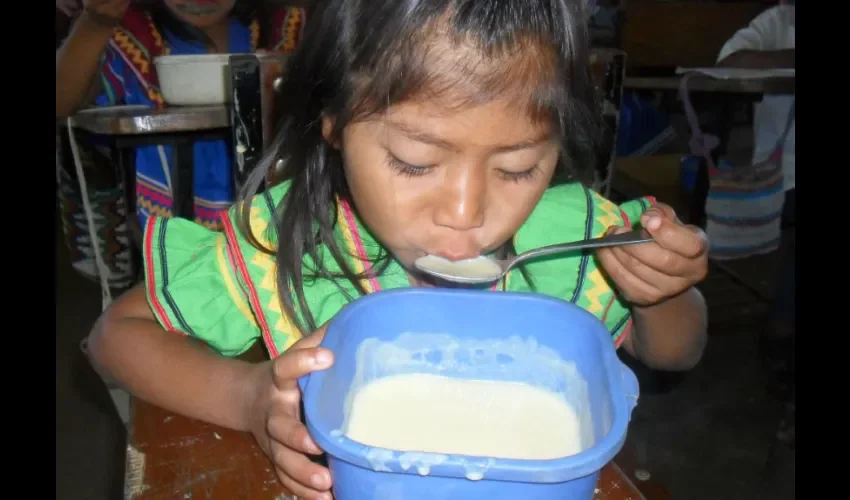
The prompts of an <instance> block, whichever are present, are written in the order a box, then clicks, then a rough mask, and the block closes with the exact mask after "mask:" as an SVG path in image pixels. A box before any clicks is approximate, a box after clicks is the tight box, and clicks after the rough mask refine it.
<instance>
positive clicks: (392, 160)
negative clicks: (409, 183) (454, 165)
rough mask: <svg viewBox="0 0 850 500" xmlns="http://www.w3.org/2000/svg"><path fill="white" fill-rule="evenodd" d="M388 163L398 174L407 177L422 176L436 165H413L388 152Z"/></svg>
mask: <svg viewBox="0 0 850 500" xmlns="http://www.w3.org/2000/svg"><path fill="white" fill-rule="evenodd" d="M387 164H388V165H389V166H390V168H392V169H393V171H395V172H396V173H398V174H401V175H405V176H407V177H420V176H423V175H425V174H428V173H430V172H431V170H433V169H434V165H412V164H410V163H408V162H406V161H404V160H401V159H399V158H398V157H397V156H395V155H394V154H392V153H390V152H389V151H388V152H387Z"/></svg>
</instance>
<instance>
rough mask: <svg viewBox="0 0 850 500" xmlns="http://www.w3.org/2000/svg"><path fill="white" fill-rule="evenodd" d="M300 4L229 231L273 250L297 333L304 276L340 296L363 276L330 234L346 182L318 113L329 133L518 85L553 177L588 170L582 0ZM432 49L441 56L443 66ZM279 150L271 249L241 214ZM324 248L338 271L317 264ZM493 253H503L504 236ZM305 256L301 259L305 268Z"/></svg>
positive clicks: (305, 312) (593, 109)
mask: <svg viewBox="0 0 850 500" xmlns="http://www.w3.org/2000/svg"><path fill="white" fill-rule="evenodd" d="M311 11H312V13H311V17H310V19H309V21H308V22H307V27H306V33H305V36H304V38H303V39H302V41H301V42H300V45H299V48H298V49H297V51H296V53H295V54H294V55H293V57H292V59H291V60H290V62H289V66H288V70H287V75H288V76H287V78H286V79H285V81H284V83H283V87H282V89H281V92H280V94H281V95H282V96H285V100H284V102H283V103H282V105H281V108H280V109H281V111H282V113H281V122H280V124H279V133H278V135H277V138H276V139H275V142H274V144H273V145H272V147H271V148H270V150H269V151H268V153H267V154H266V155H265V157H264V158H263V160H262V161H261V162H260V164H259V166H258V167H257V168H256V169H255V171H254V172H252V173H251V175H250V176H249V178H248V180H247V181H246V183H245V186H244V187H243V189H242V192H241V193H240V195H239V202H240V203H241V208H240V214H239V226H240V230H241V231H242V232H243V234H245V236H246V238H247V239H248V241H250V242H251V244H252V245H254V246H256V247H257V248H258V249H260V250H261V251H264V252H267V253H270V254H274V253H275V252H276V260H277V282H278V290H281V291H282V292H281V293H280V301H281V305H282V306H283V310H284V312H285V314H287V315H288V316H289V317H290V319H291V320H292V321H293V322H294V323H295V325H296V326H297V327H298V328H299V329H300V330H301V332H302V333H309V332H310V331H313V330H315V329H316V327H317V325H316V322H315V318H314V317H313V315H312V314H311V312H310V308H309V306H308V304H307V300H306V298H305V296H304V285H305V283H309V282H310V281H312V280H315V279H331V280H334V282H335V283H337V286H338V287H339V290H340V293H343V294H346V295H347V296H348V295H349V294H347V292H346V291H345V290H344V289H343V288H342V286H341V285H340V284H339V283H340V280H343V279H344V280H347V281H349V282H350V283H351V284H352V285H353V287H354V289H355V290H356V291H357V293H358V294H360V295H363V294H365V290H364V289H363V287H362V285H361V284H360V279H362V278H363V276H358V275H357V274H355V272H354V270H352V268H351V266H349V265H348V264H347V262H346V259H344V255H343V252H344V251H343V250H342V249H341V248H340V245H339V244H338V243H337V240H336V238H335V237H334V227H335V224H336V217H335V214H336V213H337V211H336V210H335V209H334V208H335V207H336V200H337V198H340V199H348V198H349V191H348V186H347V184H346V179H345V175H344V172H343V164H342V157H341V154H340V152H339V151H338V150H336V149H334V148H333V147H331V146H330V145H329V144H328V143H327V142H326V141H325V139H324V137H323V135H322V117H323V116H329V117H333V118H334V123H335V125H334V130H333V136H334V138H338V137H340V136H341V131H342V130H343V128H344V127H345V126H346V124H348V123H350V122H351V121H352V120H355V119H359V118H363V117H365V116H367V115H369V114H373V113H380V112H381V111H383V110H385V109H386V108H387V107H388V106H390V105H391V104H392V103H397V102H400V101H402V100H405V99H409V98H412V97H420V96H422V95H423V93H428V95H429V96H434V95H435V94H440V95H445V94H444V93H443V91H446V90H448V91H451V90H455V89H458V88H464V89H467V88H469V89H471V91H468V92H465V93H464V94H465V97H464V98H463V100H458V101H457V104H458V105H460V106H462V105H464V104H466V103H469V102H471V101H478V102H480V101H482V100H486V99H491V98H494V97H497V96H500V97H501V96H504V95H508V94H506V92H508V91H514V92H517V91H519V92H518V93H517V95H522V94H525V99H526V101H528V105H527V107H528V109H529V111H530V113H531V115H532V117H533V118H535V119H540V120H550V121H551V122H552V124H553V127H554V129H555V131H556V132H557V133H558V134H559V137H560V141H561V143H562V152H563V154H562V157H561V161H560V162H559V168H558V173H559V174H558V176H557V179H556V180H555V182H572V181H581V180H586V179H588V176H589V175H591V174H592V170H593V165H594V163H593V161H594V156H595V154H596V152H597V151H598V150H599V147H598V144H599V138H600V135H601V134H600V131H601V113H600V112H599V109H598V101H597V99H596V91H595V89H594V86H593V84H592V82H591V76H590V70H589V46H588V45H589V36H588V31H587V24H586V23H587V14H586V12H585V7H584V1H583V0H534V1H531V0H369V1H365V0H319V1H318V2H317V3H316V4H315V5H313V8H312V9H311ZM447 47H448V48H450V49H460V51H459V52H458V51H452V52H446V51H445V50H443V49H445V48H447ZM441 51H442V52H441ZM440 53H443V54H447V53H450V54H451V55H452V57H450V58H449V59H451V61H450V62H449V64H452V63H455V64H454V65H453V66H451V67H450V68H448V71H446V69H447V68H446V65H445V64H443V62H444V61H443V58H441V57H440ZM458 54H459V55H460V57H459V58H458V56H457V55H458ZM467 56H468V57H467ZM455 59H457V60H455ZM435 61H436V62H437V64H436V65H435V64H434V62H435ZM435 66H437V68H435ZM470 83H471V84H472V87H469V84H470ZM456 93H457V92H452V93H451V94H450V95H452V96H454V95H455V94H456ZM278 159H283V160H284V162H285V165H286V166H285V167H284V168H285V172H284V175H283V177H284V178H286V179H288V181H289V182H290V186H289V190H288V192H287V194H286V196H285V198H284V200H283V201H282V203H281V206H279V207H277V211H276V212H277V213H276V214H275V221H276V222H275V224H274V225H275V227H276V233H277V235H270V236H271V237H272V241H276V242H277V243H276V244H277V249H276V250H275V249H272V248H264V247H263V246H262V245H261V244H260V243H259V242H258V240H257V238H256V237H255V235H254V234H253V233H252V232H251V229H250V224H249V216H250V210H251V200H252V199H253V198H254V196H255V195H257V194H258V193H259V192H261V191H262V189H263V188H264V179H265V178H266V174H267V172H268V170H269V168H270V167H271V166H272V165H273V164H275V163H276V162H277V160H278ZM275 236H277V237H275ZM323 248H324V249H326V250H327V251H328V252H329V255H330V256H331V258H332V259H333V260H334V261H336V263H337V265H338V266H339V269H340V270H341V273H338V274H337V275H332V274H331V273H330V272H329V271H327V268H328V266H326V265H324V263H323V258H324V257H323V250H322V249H323ZM503 250H505V251H506V252H508V253H510V252H513V245H508V246H507V248H506V249H503ZM387 257H388V256H387V255H386V252H384V253H383V254H382V255H380V256H378V258H377V259H376V261H375V262H372V265H373V267H374V269H375V271H376V273H378V274H380V273H381V272H383V270H384V269H385V268H386V265H387V264H388V263H389V259H388V258H387ZM305 263H312V265H310V266H309V267H308V268H307V269H305ZM286 290H292V292H293V293H287V292H286ZM347 298H348V299H349V300H351V299H352V297H350V296H348V297H347ZM296 311H298V312H299V313H300V314H297V313H296Z"/></svg>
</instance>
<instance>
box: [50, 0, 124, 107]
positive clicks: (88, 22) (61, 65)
mask: <svg viewBox="0 0 850 500" xmlns="http://www.w3.org/2000/svg"><path fill="white" fill-rule="evenodd" d="M95 3H96V4H97V5H94V6H92V7H87V8H86V10H84V11H83V13H82V14H80V17H79V18H78V19H77V21H76V22H75V23H74V26H73V27H72V28H71V33H70V34H69V35H68V38H66V39H65V43H63V44H62V47H61V48H60V49H59V51H57V53H56V117H57V118H62V117H66V116H69V115H72V114H74V112H76V111H77V110H78V109H79V108H80V107H81V106H83V105H84V104H87V103H88V102H91V101H93V100H94V97H95V96H96V95H97V94H98V93H99V92H100V80H99V79H98V78H96V77H97V74H98V72H99V70H100V59H101V55H102V54H103V51H104V49H105V48H106V44H107V42H109V38H110V37H111V36H112V31H113V30H114V29H115V26H117V25H118V22H119V21H120V19H121V15H123V13H124V12H125V11H126V9H127V5H129V2H127V1H126V0H98V1H97V2H95ZM100 11H103V12H104V13H103V14H101V13H98V12H100Z"/></svg>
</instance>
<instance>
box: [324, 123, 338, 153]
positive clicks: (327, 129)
mask: <svg viewBox="0 0 850 500" xmlns="http://www.w3.org/2000/svg"><path fill="white" fill-rule="evenodd" d="M334 125H336V120H335V119H334V118H331V117H330V116H327V115H324V116H322V137H324V138H325V142H327V143H328V144H330V145H331V147H333V148H334V149H339V140H337V139H334V137H333V130H334Z"/></svg>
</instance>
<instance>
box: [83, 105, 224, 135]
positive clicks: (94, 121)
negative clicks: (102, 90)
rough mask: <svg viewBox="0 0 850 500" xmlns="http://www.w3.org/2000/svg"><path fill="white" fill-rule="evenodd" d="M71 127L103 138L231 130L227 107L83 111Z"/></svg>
mask: <svg viewBox="0 0 850 500" xmlns="http://www.w3.org/2000/svg"><path fill="white" fill-rule="evenodd" d="M74 125H75V126H77V127H79V128H81V129H83V130H86V131H87V132H91V133H92V134H103V135H143V134H164V133H178V132H197V131H199V130H214V129H220V128H227V127H230V108H229V107H228V106H223V105H222V106H173V107H169V108H165V109H162V110H155V109H150V108H145V107H136V106H115V107H105V108H93V109H85V110H82V111H80V112H79V113H77V114H76V115H74Z"/></svg>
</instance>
